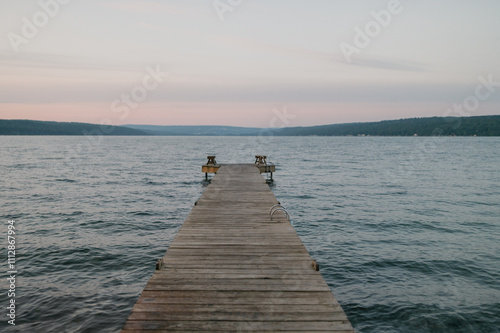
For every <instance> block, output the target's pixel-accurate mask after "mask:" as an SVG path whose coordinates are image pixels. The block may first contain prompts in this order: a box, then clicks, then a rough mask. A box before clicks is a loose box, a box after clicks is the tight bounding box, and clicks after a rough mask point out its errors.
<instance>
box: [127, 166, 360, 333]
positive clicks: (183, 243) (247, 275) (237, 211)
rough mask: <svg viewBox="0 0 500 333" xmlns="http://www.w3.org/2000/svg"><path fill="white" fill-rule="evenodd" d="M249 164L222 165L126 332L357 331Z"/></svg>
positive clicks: (164, 259) (140, 298) (177, 238)
mask: <svg viewBox="0 0 500 333" xmlns="http://www.w3.org/2000/svg"><path fill="white" fill-rule="evenodd" d="M277 203H278V201H277V200H276V198H275V196H274V194H273V193H272V192H271V191H270V190H269V187H268V186H267V184H266V183H265V180H264V178H263V177H262V176H261V175H260V174H259V170H258V168H256V167H255V166H254V165H253V164H250V165H246V164H234V165H224V166H222V167H221V168H219V170H218V173H217V174H216V175H215V177H214V178H213V180H212V182H211V184H210V185H209V186H208V187H207V189H206V190H205V191H204V193H203V195H202V196H201V198H200V199H199V200H198V201H197V202H196V205H195V207H194V208H193V210H192V211H191V213H190V214H189V216H188V217H187V218H186V221H185V222H184V224H183V225H182V227H181V228H180V230H179V232H178V234H177V235H176V237H175V239H174V240H173V241H172V243H171V244H170V247H169V249H168V251H167V253H166V254H165V256H164V257H163V258H162V261H163V264H162V266H161V267H160V269H158V270H156V271H155V273H154V274H153V276H152V277H151V279H150V280H149V282H148V283H147V285H146V287H145V288H144V291H143V292H142V294H141V295H140V297H139V299H138V301H137V303H136V304H135V306H134V307H133V309H132V312H131V314H130V316H129V317H128V319H127V321H126V323H125V325H124V327H123V330H122V332H123V333H131V332H187V331H189V332H231V331H232V332H244V331H248V332H252V331H253V332H257V331H259V332H337V333H341V332H345V333H347V332H354V331H353V329H352V326H351V324H350V322H349V320H348V319H347V317H346V315H345V313H344V312H343V310H342V308H341V307H340V305H339V304H338V302H337V301H336V300H335V298H334V297H333V295H332V293H331V291H330V288H329V287H328V285H327V284H326V283H325V281H324V280H323V278H322V277H321V274H320V273H319V272H317V271H315V270H314V269H313V267H312V258H311V257H310V255H309V253H308V252H307V250H306V248H305V247H304V245H303V244H302V242H301V241H300V239H299V237H298V236H297V233H296V232H295V230H294V229H293V227H292V226H291V224H290V223H289V222H288V220H287V219H286V218H285V216H284V214H282V213H281V212H277V213H276V214H275V215H274V218H273V220H271V219H270V217H269V209H270V208H271V207H272V206H273V205H275V204H277Z"/></svg>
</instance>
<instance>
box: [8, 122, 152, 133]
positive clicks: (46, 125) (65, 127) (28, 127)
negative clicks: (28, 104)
mask: <svg viewBox="0 0 500 333" xmlns="http://www.w3.org/2000/svg"><path fill="white" fill-rule="evenodd" d="M97 134H100V135H149V134H148V133H145V132H143V131H140V130H136V129H133V128H127V127H121V126H101V125H95V124H87V123H61V122H55V121H37V120H2V119H0V135H97Z"/></svg>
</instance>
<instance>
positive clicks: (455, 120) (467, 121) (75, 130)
mask: <svg viewBox="0 0 500 333" xmlns="http://www.w3.org/2000/svg"><path fill="white" fill-rule="evenodd" d="M270 130H271V131H272V133H273V135H277V136H311V135H318V136H348V135H354V136H357V135H371V136H414V135H418V136H432V135H446V136H450V135H457V136H473V135H477V136H500V116H477V117H432V118H411V119H400V120H385V121H379V122H371V123H350V124H334V125H322V126H310V127H285V128H273V129H262V128H256V127H233V126H157V125H125V126H105V127H103V126H100V125H95V124H86V123H61V122H54V121H34V120H0V135H86V134H91V135H95V134H102V135H186V136H245V135H247V136H257V135H259V134H260V133H263V132H265V133H268V134H269V131H270Z"/></svg>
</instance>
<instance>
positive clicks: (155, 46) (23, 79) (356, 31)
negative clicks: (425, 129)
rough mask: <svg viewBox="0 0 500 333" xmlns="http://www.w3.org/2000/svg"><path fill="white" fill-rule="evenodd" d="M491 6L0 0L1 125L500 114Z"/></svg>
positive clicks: (498, 46) (269, 122)
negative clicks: (16, 122) (3, 121)
mask: <svg viewBox="0 0 500 333" xmlns="http://www.w3.org/2000/svg"><path fill="white" fill-rule="evenodd" d="M499 13H500V1H498V0H482V1H473V0H469V1H466V0H440V1H435V0H418V1H417V0H414V1H412V0H401V1H398V0H384V1H378V0H372V1H353V0H315V1H311V0H206V1H205V0H171V1H170V0H121V1H115V0H102V1H100V0H85V1H81V0H39V1H32V0H23V1H12V0H0V119H33V120H53V121H77V122H90V123H96V124H100V123H102V124H113V125H123V124H151V125H231V126H252V127H283V126H310V125H321V124H334V123H346V122H365V121H378V120H388V119H400V118H412V117H431V116H477V115H494V114H496V115H498V114H500V20H499V19H498V17H499Z"/></svg>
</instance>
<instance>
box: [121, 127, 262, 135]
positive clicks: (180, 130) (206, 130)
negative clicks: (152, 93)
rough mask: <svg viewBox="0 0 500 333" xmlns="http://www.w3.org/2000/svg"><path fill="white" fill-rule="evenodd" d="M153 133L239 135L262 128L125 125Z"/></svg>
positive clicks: (257, 132)
mask: <svg viewBox="0 0 500 333" xmlns="http://www.w3.org/2000/svg"><path fill="white" fill-rule="evenodd" d="M124 126H125V127H129V128H134V129H138V130H141V131H144V132H147V133H150V134H153V135H193V136H197V135H200V136H215V135H216V136H224V135H227V136H239V135H258V134H259V131H261V129H260V128H255V127H234V126H157V125H124Z"/></svg>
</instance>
